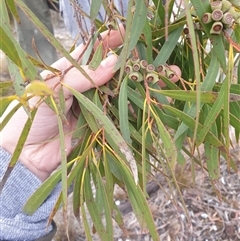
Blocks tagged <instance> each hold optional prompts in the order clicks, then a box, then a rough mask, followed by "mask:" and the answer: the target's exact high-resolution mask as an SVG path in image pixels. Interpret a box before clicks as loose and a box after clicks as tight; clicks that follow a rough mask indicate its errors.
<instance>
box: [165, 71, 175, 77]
mask: <svg viewBox="0 0 240 241" xmlns="http://www.w3.org/2000/svg"><path fill="white" fill-rule="evenodd" d="M166 77H167V78H169V79H171V78H173V77H174V73H173V72H172V70H170V69H167V70H166Z"/></svg>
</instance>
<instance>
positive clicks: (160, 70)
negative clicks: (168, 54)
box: [157, 64, 166, 73]
mask: <svg viewBox="0 0 240 241" xmlns="http://www.w3.org/2000/svg"><path fill="white" fill-rule="evenodd" d="M165 69H166V67H165V66H164V65H163V64H160V65H158V67H157V72H158V73H161V72H164V71H165Z"/></svg>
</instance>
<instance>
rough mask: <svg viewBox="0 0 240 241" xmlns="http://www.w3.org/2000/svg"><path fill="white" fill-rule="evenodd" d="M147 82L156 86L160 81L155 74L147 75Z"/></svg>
mask: <svg viewBox="0 0 240 241" xmlns="http://www.w3.org/2000/svg"><path fill="white" fill-rule="evenodd" d="M146 81H147V82H152V83H153V84H155V83H156V82H158V81H159V79H158V75H157V74H155V73H147V75H146Z"/></svg>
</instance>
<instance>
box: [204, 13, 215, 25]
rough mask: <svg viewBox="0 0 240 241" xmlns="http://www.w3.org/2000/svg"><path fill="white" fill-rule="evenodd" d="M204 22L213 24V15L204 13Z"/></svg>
mask: <svg viewBox="0 0 240 241" xmlns="http://www.w3.org/2000/svg"><path fill="white" fill-rule="evenodd" d="M202 21H203V23H206V24H207V23H211V22H212V21H213V20H212V14H211V13H204V14H203V16H202Z"/></svg>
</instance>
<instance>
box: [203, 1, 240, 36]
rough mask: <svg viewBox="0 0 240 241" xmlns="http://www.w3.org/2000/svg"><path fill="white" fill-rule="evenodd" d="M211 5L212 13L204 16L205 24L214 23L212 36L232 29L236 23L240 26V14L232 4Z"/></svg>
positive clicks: (222, 2)
mask: <svg viewBox="0 0 240 241" xmlns="http://www.w3.org/2000/svg"><path fill="white" fill-rule="evenodd" d="M239 1H240V0H239ZM210 5H211V10H212V12H211V13H204V14H203V16H202V21H203V23H205V24H208V23H212V27H211V30H210V34H220V33H221V32H222V30H223V29H228V28H231V27H232V25H233V23H234V22H235V23H236V24H239V25H240V12H237V11H236V10H235V8H234V6H233V5H232V3H231V2H229V1H227V0H222V1H214V2H212V3H211V4H210Z"/></svg>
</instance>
